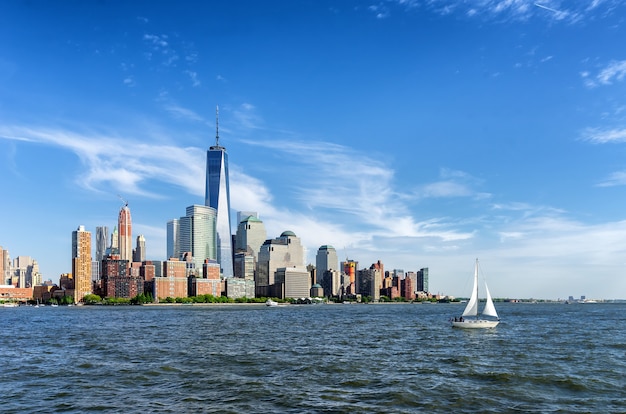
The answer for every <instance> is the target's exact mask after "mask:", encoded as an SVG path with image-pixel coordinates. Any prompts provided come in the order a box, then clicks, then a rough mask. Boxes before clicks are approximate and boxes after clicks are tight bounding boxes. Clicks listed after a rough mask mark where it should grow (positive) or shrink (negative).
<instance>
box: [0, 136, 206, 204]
mask: <svg viewBox="0 0 626 414" xmlns="http://www.w3.org/2000/svg"><path fill="white" fill-rule="evenodd" d="M0 136H2V137H5V138H8V139H17V140H28V141H31V142H38V143H40V144H43V145H52V146H57V147H61V148H64V149H66V150H68V151H71V152H73V153H75V154H76V155H77V156H78V157H79V159H80V160H81V162H82V164H83V166H84V168H85V169H86V171H85V172H84V173H83V174H78V175H77V177H79V178H78V179H77V184H78V185H80V186H82V187H84V188H87V189H89V190H92V191H99V189H100V188H103V186H105V187H106V184H108V185H110V186H111V187H112V188H113V190H115V191H120V190H123V191H124V193H126V194H135V195H141V196H145V197H152V198H160V197H162V195H161V194H155V193H152V192H150V191H149V190H147V189H146V188H147V186H146V185H145V184H146V183H147V182H149V181H150V180H159V181H163V182H166V183H170V184H175V185H178V186H180V187H182V188H185V189H186V190H187V191H189V192H190V193H193V194H203V191H204V185H203V183H202V182H200V183H198V181H197V180H194V179H193V178H192V177H197V176H199V175H202V174H204V168H203V167H202V164H203V162H204V161H203V159H204V157H203V155H202V154H203V152H202V151H201V150H200V149H198V148H180V147H177V146H170V145H150V144H146V143H142V142H137V141H134V140H133V139H132V138H129V137H116V136H114V135H108V134H103V133H92V132H75V131H68V130H62V129H54V128H41V129H36V128H31V127H21V126H13V127H12V126H2V127H0Z"/></svg>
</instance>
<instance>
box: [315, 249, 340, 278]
mask: <svg viewBox="0 0 626 414" xmlns="http://www.w3.org/2000/svg"><path fill="white" fill-rule="evenodd" d="M338 269H339V259H338V258H337V251H336V250H335V248H334V247H333V246H330V245H323V246H320V248H319V249H317V255H316V256H315V271H316V279H315V280H316V282H317V283H319V284H320V285H323V283H322V281H323V278H324V272H326V271H328V270H338Z"/></svg>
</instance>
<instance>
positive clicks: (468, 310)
mask: <svg viewBox="0 0 626 414" xmlns="http://www.w3.org/2000/svg"><path fill="white" fill-rule="evenodd" d="M485 290H486V292H487V302H486V303H485V308H484V309H483V312H482V315H481V316H488V317H490V319H481V318H479V316H478V259H476V265H475V266H474V287H473V288H472V296H471V297H470V299H469V301H468V302H467V306H466V307H465V310H464V311H463V315H462V316H461V318H459V319H457V318H455V319H454V320H453V321H452V322H451V323H452V326H453V327H455V328H470V329H471V328H493V327H495V326H497V325H498V324H499V323H500V318H499V317H498V312H496V307H495V306H493V300H491V294H490V293H489V288H488V287H487V283H486V282H485ZM494 318H495V319H494Z"/></svg>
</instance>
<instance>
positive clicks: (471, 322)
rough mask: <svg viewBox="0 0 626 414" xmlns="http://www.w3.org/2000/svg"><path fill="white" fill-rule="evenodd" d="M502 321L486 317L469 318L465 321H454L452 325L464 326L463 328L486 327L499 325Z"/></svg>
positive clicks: (455, 326) (456, 326)
mask: <svg viewBox="0 0 626 414" xmlns="http://www.w3.org/2000/svg"><path fill="white" fill-rule="evenodd" d="M499 323H500V321H489V320H486V319H468V320H464V321H463V322H458V321H453V322H452V326H453V327H454V328H463V329H484V328H495V327H496V326H498V324H499Z"/></svg>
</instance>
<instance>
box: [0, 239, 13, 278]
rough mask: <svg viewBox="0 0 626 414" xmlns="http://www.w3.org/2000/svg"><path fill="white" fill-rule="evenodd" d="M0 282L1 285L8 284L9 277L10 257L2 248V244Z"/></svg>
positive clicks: (0, 247) (0, 251) (0, 248)
mask: <svg viewBox="0 0 626 414" xmlns="http://www.w3.org/2000/svg"><path fill="white" fill-rule="evenodd" d="M0 277H1V278H2V279H0V283H2V284H3V285H8V284H9V279H11V258H10V256H9V251H8V250H4V249H3V248H2V246H0Z"/></svg>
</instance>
